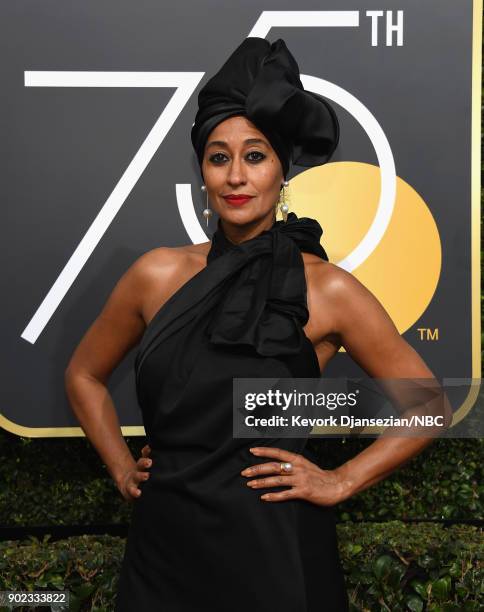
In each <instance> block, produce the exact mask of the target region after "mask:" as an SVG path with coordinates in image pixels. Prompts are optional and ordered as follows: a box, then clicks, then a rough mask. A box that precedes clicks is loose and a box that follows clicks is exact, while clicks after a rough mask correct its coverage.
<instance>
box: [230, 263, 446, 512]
mask: <svg viewBox="0 0 484 612" xmlns="http://www.w3.org/2000/svg"><path fill="white" fill-rule="evenodd" d="M317 274H319V275H320V276H319V277H315V278H314V287H317V289H316V291H314V292H312V301H311V318H312V320H313V332H314V333H315V335H316V336H319V337H321V338H323V340H324V338H325V337H327V336H328V335H329V334H331V336H332V337H334V338H337V344H339V345H343V346H344V347H345V349H346V351H347V352H348V354H349V355H350V356H351V357H352V358H353V359H354V360H355V361H356V362H357V363H358V364H359V365H360V366H361V367H362V368H363V369H364V370H365V371H366V372H367V373H368V374H369V375H370V376H372V377H374V378H380V379H387V382H388V379H394V380H395V379H413V380H415V379H427V380H428V384H427V382H426V383H425V385H424V388H426V389H427V393H425V392H424V393H423V395H425V396H426V397H428V396H429V395H431V396H432V397H433V398H436V399H437V406H435V401H433V400H432V402H430V404H432V403H433V404H434V406H432V407H431V408H430V411H429V410H428V406H427V407H426V408H425V409H424V412H427V413H428V412H430V413H432V412H433V413H434V414H435V410H437V412H438V413H439V414H441V415H442V416H444V417H445V426H446V427H448V426H449V425H450V422H451V420H452V410H451V408H450V406H449V403H448V401H447V398H445V396H442V395H441V394H440V395H439V393H437V394H436V393H435V390H436V389H437V390H440V391H441V387H440V385H439V383H438V381H436V380H435V377H434V376H433V374H432V372H431V371H430V370H429V368H428V367H427V366H426V365H425V363H424V362H423V360H422V359H421V358H420V357H419V355H418V354H417V352H416V351H414V349H413V348H412V347H411V346H410V345H409V344H408V343H407V342H405V340H404V339H403V338H402V337H401V336H400V334H399V333H398V330H397V329H396V327H395V325H394V324H393V322H392V320H391V319H390V317H389V316H388V314H387V313H386V311H385V309H384V308H383V306H382V305H381V304H380V302H379V301H378V300H377V299H376V298H375V296H373V294H372V293H370V291H368V290H367V289H366V288H365V286H364V285H363V284H362V283H360V282H359V281H358V280H357V279H356V278H355V277H353V276H352V275H351V274H349V273H348V272H346V271H345V270H342V269H341V268H338V267H337V266H334V265H333V264H329V265H328V264H325V265H324V266H321V267H320V268H319V270H318V271H317ZM390 382H391V381H390ZM395 382H396V383H397V384H390V385H387V386H389V387H390V395H391V398H392V399H393V400H394V403H396V404H397V407H398V408H399V410H400V411H401V412H402V413H403V415H402V416H405V415H406V414H408V413H419V412H420V410H421V409H420V408H419V407H417V408H415V407H410V408H408V406H412V404H413V403H414V401H415V393H414V392H412V393H411V394H408V385H407V388H405V385H403V392H402V390H401V389H399V385H398V381H395ZM410 389H412V388H411V386H410ZM417 389H418V390H419V391H420V389H419V388H418V386H417ZM421 395H422V393H419V396H421ZM442 399H443V400H444V401H443V402H442V401H441V400H442ZM389 431H394V430H391V429H390V430H389V429H387V430H385V432H384V433H383V434H382V436H381V437H380V438H378V439H376V440H375V441H374V442H373V443H372V444H371V445H370V446H369V447H368V448H366V449H365V450H364V451H362V452H360V453H359V454H358V455H357V456H356V457H354V458H353V459H350V460H349V461H347V462H346V463H344V464H343V465H341V466H340V467H338V468H336V469H334V470H323V469H321V468H320V467H319V466H317V465H316V464H314V463H312V462H311V461H309V459H307V458H306V457H304V456H303V455H300V454H298V453H293V452H291V451H287V450H285V449H281V448H272V447H267V446H260V447H258V446H256V447H254V448H252V449H250V450H251V452H252V453H253V454H254V455H255V456H256V457H258V458H261V459H262V458H267V459H274V460H276V461H264V462H263V463H256V464H253V465H249V466H248V467H247V468H245V469H244V470H242V472H241V475H242V476H245V477H246V478H249V479H250V480H247V485H248V486H250V487H251V488H253V489H255V490H257V489H260V488H265V487H272V486H281V485H282V486H285V485H287V486H288V487H290V488H288V489H285V490H282V491H278V492H277V493H273V492H269V493H265V494H264V495H262V496H261V499H262V500H264V501H268V502H280V501H284V500H288V499H296V498H297V499H305V500H307V501H309V502H312V503H314V504H316V505H321V506H332V505H334V504H336V503H338V502H341V501H343V500H345V499H347V498H348V497H351V496H352V495H354V494H355V493H358V492H359V491H363V490H364V489H366V488H368V487H370V486H371V485H373V484H375V483H377V482H378V481H379V480H382V479H383V478H385V477H386V476H388V475H389V474H391V473H392V472H393V471H394V470H395V469H396V468H397V467H399V466H401V465H402V464H404V463H405V462H407V461H408V460H409V459H411V458H412V457H414V456H415V455H417V454H418V453H419V452H420V451H421V450H422V449H423V448H425V447H426V446H427V445H428V444H430V442H431V441H432V440H433V439H434V436H430V437H396V436H393V437H391V433H389ZM280 462H290V463H291V464H292V468H291V471H290V473H289V474H281V469H280ZM254 477H255V478H254Z"/></svg>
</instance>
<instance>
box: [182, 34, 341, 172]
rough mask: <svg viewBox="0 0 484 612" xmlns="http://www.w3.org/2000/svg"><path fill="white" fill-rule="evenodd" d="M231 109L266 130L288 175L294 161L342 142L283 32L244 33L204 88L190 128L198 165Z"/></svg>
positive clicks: (307, 161) (318, 155) (322, 155)
mask: <svg viewBox="0 0 484 612" xmlns="http://www.w3.org/2000/svg"><path fill="white" fill-rule="evenodd" d="M233 115H245V116H247V118H248V119H250V120H251V121H252V122H253V123H254V124H255V125H256V126H257V128H258V129H259V130H260V131H261V132H263V133H264V134H265V135H266V136H267V138H268V139H269V141H270V142H271V145H272V147H273V148H274V150H275V151H276V153H277V154H278V157H279V159H280V160H281V164H282V166H283V171H284V176H287V173H288V170H289V166H290V163H291V161H292V162H293V163H295V164H298V165H300V166H305V167H312V166H317V165H321V164H324V163H326V162H327V161H328V160H329V159H330V157H331V156H332V154H333V152H334V150H335V149H336V147H337V145H338V141H339V132H340V130H339V122H338V119H337V116H336V113H335V111H334V110H333V108H332V107H331V106H330V104H329V103H328V102H327V101H326V100H325V99H324V98H323V97H322V96H320V95H319V94H316V93H314V92H312V91H307V90H305V89H304V88H303V85H302V83H301V79H300V78H299V66H298V64H297V62H296V60H295V59H294V57H293V55H292V54H291V53H290V51H289V50H288V48H287V46H286V43H285V42H284V40H283V39H282V38H279V39H278V40H276V41H275V42H273V43H272V44H271V43H270V42H269V41H267V40H266V39H265V38H259V37H249V38H246V39H245V40H244V41H243V42H242V43H241V44H240V45H239V47H237V49H236V50H235V51H234V52H233V53H232V54H231V55H230V57H229V58H228V60H227V61H226V62H225V64H224V65H223V66H222V68H221V69H220V70H219V71H218V72H217V73H216V74H215V75H214V76H213V77H212V78H211V79H210V80H209V81H208V82H207V83H206V84H205V86H204V87H203V88H202V89H201V90H200V92H199V94H198V111H197V114H196V117H195V123H194V124H193V126H192V129H191V139H192V144H193V147H194V149H195V151H196V153H197V157H198V161H199V164H200V166H201V165H202V161H203V155H204V149H205V144H206V141H207V138H208V136H209V134H210V132H211V131H212V130H213V129H214V128H215V126H216V125H217V124H218V123H220V122H221V121H223V120H225V119H228V118H229V117H231V116H233ZM291 158H292V159H291Z"/></svg>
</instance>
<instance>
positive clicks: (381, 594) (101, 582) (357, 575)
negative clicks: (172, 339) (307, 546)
mask: <svg viewBox="0 0 484 612" xmlns="http://www.w3.org/2000/svg"><path fill="white" fill-rule="evenodd" d="M338 537H339V545H340V552H341V560H342V563H343V568H344V571H345V576H346V585H347V589H348V593H349V596H350V601H351V606H352V608H351V609H352V610H358V611H360V612H361V611H371V612H379V611H382V612H383V611H384V612H388V611H389V610H391V611H392V612H398V611H399V610H402V611H411V612H415V611H421V610H424V609H425V610H426V611H427V612H454V611H455V612H464V611H476V612H477V611H478V610H482V609H483V604H484V601H483V590H482V583H483V580H484V572H483V549H484V546H483V534H482V530H479V529H477V528H476V527H470V526H462V525H460V526H457V525H454V526H451V527H448V528H445V527H443V526H442V525H441V524H435V523H418V524H403V523H400V522H398V521H393V522H386V523H383V524H381V523H356V524H346V523H345V524H339V525H338ZM124 545H125V540H124V539H123V538H118V537H112V536H78V537H71V538H66V539H64V540H58V541H56V542H49V539H48V536H46V537H45V538H44V540H43V541H39V540H37V539H36V538H31V539H30V540H25V541H22V542H20V541H10V542H3V543H0V590H8V589H15V590H41V589H50V590H56V589H58V590H63V589H67V590H69V592H70V593H71V607H70V608H69V610H70V612H75V611H76V610H96V611H100V610H112V609H113V602H114V598H115V594H116V590H117V582H118V576H119V568H120V563H121V560H122V555H123V551H124ZM321 597H322V608H324V599H323V598H324V593H321ZM24 609H25V608H16V610H24ZM227 609H228V610H229V609H230V605H228V606H227Z"/></svg>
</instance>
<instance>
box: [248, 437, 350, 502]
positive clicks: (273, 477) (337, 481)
mask: <svg viewBox="0 0 484 612" xmlns="http://www.w3.org/2000/svg"><path fill="white" fill-rule="evenodd" d="M250 451H251V452H252V454H254V455H256V456H258V457H270V458H273V459H275V461H269V462H266V463H259V464H255V465H252V466H250V467H248V468H246V469H244V470H243V471H242V472H241V474H242V476H248V477H251V478H252V477H254V476H255V479H253V480H249V481H248V482H247V485H248V486H250V487H251V488H252V489H263V488H265V487H280V486H286V485H287V486H289V487H291V488H290V489H286V490H285V491H277V492H273V493H265V494H264V495H261V497H260V498H261V499H262V500H264V501H285V500H287V499H305V500H307V501H309V502H312V503H313V504H316V505H318V506H333V505H335V504H337V503H338V502H340V501H342V500H343V498H344V497H343V483H342V481H341V477H340V475H339V474H338V472H337V471H335V470H322V469H321V468H320V467H318V466H317V465H315V464H314V463H312V462H311V461H309V460H308V459H306V457H303V456H302V455H299V454H297V453H293V452H291V451H287V450H284V449H282V448H271V447H268V446H257V447H254V448H251V449H250ZM286 462H289V463H291V464H292V469H291V471H290V472H281V463H286Z"/></svg>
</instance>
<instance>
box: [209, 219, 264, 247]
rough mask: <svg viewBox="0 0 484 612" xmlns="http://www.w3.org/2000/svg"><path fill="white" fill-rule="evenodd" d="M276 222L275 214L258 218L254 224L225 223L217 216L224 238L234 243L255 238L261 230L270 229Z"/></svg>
mask: <svg viewBox="0 0 484 612" xmlns="http://www.w3.org/2000/svg"><path fill="white" fill-rule="evenodd" d="M275 222H276V217H275V215H274V216H273V217H269V218H268V219H262V220H259V221H258V222H257V223H254V224H247V225H242V226H241V225H235V224H233V223H226V222H224V221H223V219H222V218H219V221H218V226H219V228H220V230H221V231H222V232H223V234H224V236H225V238H226V239H227V240H228V241H229V242H231V243H232V244H234V245H237V244H240V243H241V242H245V241H246V240H250V239H251V238H255V237H256V236H258V235H259V234H261V233H262V232H263V231H266V230H270V229H271V227H273V225H274V223H275Z"/></svg>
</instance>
